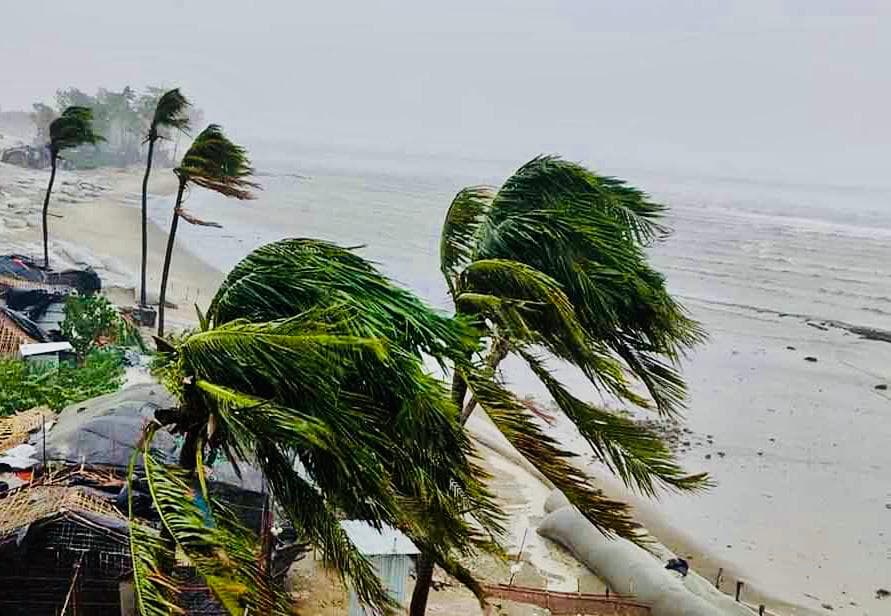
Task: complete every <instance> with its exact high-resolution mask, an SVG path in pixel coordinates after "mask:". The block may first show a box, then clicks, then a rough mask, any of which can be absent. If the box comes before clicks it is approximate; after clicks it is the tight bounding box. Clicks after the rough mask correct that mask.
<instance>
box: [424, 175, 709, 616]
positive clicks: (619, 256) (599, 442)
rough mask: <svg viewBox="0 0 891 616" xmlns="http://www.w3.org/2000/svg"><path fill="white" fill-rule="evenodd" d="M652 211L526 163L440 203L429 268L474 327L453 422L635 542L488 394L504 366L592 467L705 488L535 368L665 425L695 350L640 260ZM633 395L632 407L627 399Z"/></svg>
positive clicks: (654, 443) (531, 427) (522, 419)
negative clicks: (508, 451) (585, 383)
mask: <svg viewBox="0 0 891 616" xmlns="http://www.w3.org/2000/svg"><path fill="white" fill-rule="evenodd" d="M663 210H664V207H663V206H661V205H658V204H656V203H653V202H652V201H651V200H650V199H649V198H648V197H647V195H646V194H644V193H642V192H641V191H639V190H637V189H635V188H632V187H631V186H628V185H627V184H625V183H624V182H622V181H620V180H618V179H615V178H611V177H605V176H601V175H598V174H596V173H593V172H591V171H589V170H587V169H585V168H584V167H582V166H580V165H577V164H575V163H571V162H567V161H564V160H561V159H559V158H556V157H539V158H536V159H534V160H532V161H530V162H529V163H527V164H526V165H524V166H523V167H522V168H520V169H519V170H518V171H517V172H516V173H515V174H514V175H513V176H511V177H510V178H508V180H507V181H506V182H505V183H504V185H503V186H502V187H501V188H500V189H497V190H496V189H492V188H489V187H472V188H467V189H464V190H462V191H461V192H459V193H458V195H457V196H456V197H455V199H454V200H453V202H452V204H451V207H450V208H449V211H448V213H447V215H446V218H445V222H444V224H443V228H442V238H441V244H440V262H441V269H442V273H443V275H444V276H445V279H446V283H447V285H448V288H449V292H450V295H451V297H452V300H453V302H454V304H455V309H456V312H457V313H458V314H459V315H464V316H467V317H470V318H474V319H476V322H477V325H478V327H479V331H480V333H481V335H482V337H483V339H484V340H485V342H486V348H487V349H488V352H487V353H486V355H485V356H484V357H483V358H481V362H482V364H483V366H484V370H486V371H487V374H486V375H485V376H486V377H487V378H480V375H479V374H478V373H477V374H474V373H469V372H466V371H464V370H462V369H461V368H460V367H459V369H457V370H455V374H454V378H453V383H452V395H453V401H454V402H455V404H457V405H464V403H465V397H466V394H467V391H468V388H469V389H470V393H471V399H470V401H469V402H467V404H466V405H465V406H464V410H463V412H462V417H461V421H462V423H463V422H465V421H466V420H467V419H468V417H469V416H470V414H471V413H472V411H473V410H474V408H475V407H476V406H477V404H478V405H480V406H481V407H482V409H483V410H484V411H485V412H486V414H487V415H488V416H489V418H490V419H491V420H492V421H493V422H494V424H495V425H496V426H497V427H498V428H499V430H500V431H501V433H502V434H503V435H504V436H505V437H506V438H507V439H508V441H510V442H511V444H512V445H513V446H514V447H515V448H516V449H517V451H519V452H520V454H522V455H523V456H524V457H526V458H527V459H528V460H529V462H530V463H532V465H533V466H535V467H536V468H537V469H538V470H539V471H541V473H542V474H543V475H544V476H545V477H547V478H548V479H549V480H550V481H551V482H553V484H554V485H555V486H556V487H557V488H559V489H560V490H561V491H563V493H564V494H565V495H566V496H567V497H568V498H569V500H570V501H572V503H573V504H575V505H576V506H577V507H578V508H579V509H580V510H581V512H582V513H583V514H584V515H585V516H586V517H587V518H588V520H590V521H591V522H592V523H593V524H594V525H595V526H596V527H597V528H599V529H601V530H602V531H603V532H605V533H608V534H613V533H614V534H618V535H620V536H624V537H627V538H630V539H632V540H637V539H638V538H639V527H638V525H637V524H636V523H635V521H634V520H633V519H632V517H631V515H630V511H629V509H628V507H627V505H625V504H624V503H621V502H617V501H614V500H611V499H608V498H606V497H605V496H604V495H603V493H602V492H601V491H600V490H599V489H597V488H596V486H594V485H593V484H592V483H591V482H590V480H589V479H588V478H587V477H586V476H585V475H584V474H583V473H581V472H580V471H579V470H578V469H577V468H576V467H574V466H573V465H572V464H571V463H570V462H569V458H570V457H571V456H572V454H570V453H569V452H567V451H564V450H562V449H561V448H560V443H559V442H557V441H555V440H554V439H552V438H551V437H550V436H548V435H547V434H546V433H545V432H543V431H542V430H541V428H540V427H539V424H538V423H537V421H536V418H535V413H536V409H535V408H530V404H529V403H528V402H524V401H522V400H520V399H518V398H517V397H516V396H515V395H514V394H513V393H511V392H510V391H508V390H507V389H506V388H505V387H504V386H503V385H502V384H501V383H500V382H499V381H498V380H497V378H496V377H497V369H498V366H499V365H500V364H501V362H502V361H503V360H504V358H505V357H507V355H508V354H511V353H513V354H515V355H516V356H518V357H519V358H520V359H521V360H523V361H524V362H525V363H526V364H527V365H528V366H529V368H530V369H531V371H532V373H533V374H534V375H535V376H536V377H537V378H538V379H539V380H540V381H541V382H542V383H543V384H544V386H545V387H546V389H547V390H548V392H549V393H550V395H551V397H552V398H553V399H554V401H555V403H556V404H557V406H558V407H559V409H560V410H561V411H562V412H563V413H564V414H565V415H566V417H568V418H569V419H570V420H571V421H572V422H573V423H574V424H575V425H576V427H577V428H578V430H579V432H580V433H581V435H582V436H583V437H584V438H585V439H586V440H587V442H588V444H589V445H590V446H591V448H592V450H593V453H594V455H595V457H596V458H597V459H598V460H599V461H600V462H601V463H602V464H603V465H604V466H605V467H607V468H608V469H610V470H611V471H612V472H613V473H615V474H616V475H618V476H619V477H620V478H621V479H622V480H623V481H624V482H625V483H626V484H627V485H628V486H629V487H631V488H633V489H638V490H640V491H641V492H643V493H644V494H646V495H650V496H653V495H654V494H655V492H656V489H657V486H659V485H661V486H664V487H667V488H669V489H675V490H681V491H687V490H697V489H700V488H703V487H705V486H706V485H707V484H708V479H707V476H706V475H705V474H695V475H687V474H686V473H684V472H683V470H682V469H681V467H680V466H679V465H678V464H677V462H676V461H675V459H674V456H673V455H672V453H671V451H670V450H669V448H668V446H667V445H666V444H665V443H664V442H663V440H662V439H661V438H660V437H659V436H658V435H657V434H655V433H653V432H651V431H649V430H647V429H645V428H644V427H642V426H641V425H639V424H638V423H635V422H634V421H632V420H630V419H628V418H626V417H624V416H622V415H619V414H616V413H614V412H612V411H610V410H609V409H607V408H605V407H603V406H599V405H597V404H592V403H588V402H584V401H582V400H580V399H578V398H577V397H576V396H574V395H573V394H571V393H570V392H569V391H568V390H567V389H566V388H565V387H564V386H563V385H562V384H561V383H560V382H559V380H558V379H557V378H556V377H555V375H554V374H553V373H552V372H551V370H550V369H549V368H548V366H547V364H546V356H548V355H549V356H551V357H555V358H558V359H559V360H562V361H564V362H568V363H569V364H571V365H573V366H575V367H576V368H577V369H579V370H581V372H582V373H583V374H584V375H585V376H586V377H587V379H588V380H589V381H590V383H591V384H592V385H593V386H594V388H595V390H597V391H598V392H600V393H602V394H604V395H605V396H606V397H607V398H610V399H612V400H613V401H614V402H627V403H630V404H631V405H633V406H637V407H643V408H653V409H656V410H657V411H658V412H660V413H663V414H666V415H673V414H676V413H677V412H678V411H679V410H680V408H681V406H682V404H683V400H684V397H685V385H684V381H683V378H682V377H681V375H680V374H679V373H678V372H677V370H676V368H675V363H676V362H677V360H678V359H679V358H680V357H681V356H682V355H683V353H684V352H685V350H686V349H688V348H690V347H691V346H692V345H694V344H696V343H697V342H699V341H700V340H701V339H702V338H703V333H702V331H701V329H700V327H699V325H698V324H697V323H696V322H695V321H693V320H692V319H690V318H689V317H688V316H687V314H686V312H685V311H684V309H683V308H682V307H681V306H680V305H678V303H677V302H676V301H675V300H674V299H673V298H672V297H671V295H670V294H669V293H668V291H667V290H666V288H665V284H664V280H663V277H662V276H661V274H659V273H658V272H657V271H655V270H654V269H653V268H652V267H651V266H650V265H649V263H648V261H647V258H646V254H645V252H644V248H645V247H646V245H647V244H649V243H650V242H651V241H653V240H655V239H657V238H660V237H663V236H665V235H666V234H667V230H666V229H665V228H664V227H663V226H662V225H661V222H660V219H661V215H662V213H663ZM632 382H639V383H642V384H643V386H644V388H645V390H646V394H642V393H639V392H637V391H635V390H634V388H633V387H632ZM418 569H419V571H418V579H417V583H416V585H415V592H414V596H413V597H412V604H411V611H410V614H411V616H421V615H423V614H424V612H425V609H426V603H427V595H428V593H429V587H430V580H431V579H432V573H433V567H432V562H431V559H429V558H425V557H423V556H422V558H421V559H420V561H419V565H418Z"/></svg>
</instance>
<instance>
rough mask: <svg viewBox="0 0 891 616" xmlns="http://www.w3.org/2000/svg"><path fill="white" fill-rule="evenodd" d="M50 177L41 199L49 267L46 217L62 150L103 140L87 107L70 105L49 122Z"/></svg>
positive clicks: (46, 261)
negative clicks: (96, 130) (96, 131)
mask: <svg viewBox="0 0 891 616" xmlns="http://www.w3.org/2000/svg"><path fill="white" fill-rule="evenodd" d="M49 133H50V142H49V151H50V168H51V171H50V179H49V185H48V186H47V187H46V197H44V199H43V219H42V220H43V268H44V269H47V270H48V269H49V235H48V231H47V224H46V219H47V215H48V213H49V200H50V194H51V193H52V192H53V182H55V180H56V166H57V164H58V160H59V154H60V153H61V152H62V150H67V149H70V148H76V147H77V146H79V145H84V144H86V143H90V144H96V143H99V142H100V141H104V139H103V138H102V137H100V136H99V135H97V134H95V133H94V132H93V111H92V110H91V109H89V108H87V107H77V106H72V107H68V108H66V109H65V111H63V112H62V115H60V116H59V117H58V118H56V119H55V120H53V121H52V122H51V123H50V127H49Z"/></svg>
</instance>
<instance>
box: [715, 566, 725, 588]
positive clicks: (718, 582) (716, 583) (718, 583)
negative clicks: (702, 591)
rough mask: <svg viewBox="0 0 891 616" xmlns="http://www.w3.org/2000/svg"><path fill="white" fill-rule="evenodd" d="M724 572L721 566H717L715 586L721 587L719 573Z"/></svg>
mask: <svg viewBox="0 0 891 616" xmlns="http://www.w3.org/2000/svg"><path fill="white" fill-rule="evenodd" d="M722 573H724V568H723V567H718V575H717V576H715V588H717V589H720V588H721V574H722Z"/></svg>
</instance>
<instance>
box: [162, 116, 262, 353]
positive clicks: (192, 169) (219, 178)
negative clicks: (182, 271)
mask: <svg viewBox="0 0 891 616" xmlns="http://www.w3.org/2000/svg"><path fill="white" fill-rule="evenodd" d="M173 172H174V173H175V174H176V176H177V177H178V178H179V188H178V189H177V192H176V202H175V205H174V207H173V220H172V222H171V223H170V235H169V236H168V238H167V252H166V253H165V255H164V270H163V272H162V273H161V293H160V298H159V306H158V336H163V335H164V308H165V300H166V297H167V277H168V275H169V274H170V259H171V257H172V256H173V243H174V241H175V239H176V227H177V225H178V224H179V219H180V217H182V216H183V214H184V212H183V210H182V201H183V192H184V191H185V189H186V186H188V185H189V184H195V185H196V186H200V187H202V188H207V189H208V190H212V191H214V192H218V193H220V194H221V195H225V196H227V197H234V198H236V199H253V194H252V193H251V190H252V189H256V188H259V185H258V184H255V183H254V182H252V181H250V179H249V178H250V177H251V175H252V174H253V172H254V170H253V168H251V165H250V161H249V160H248V157H247V152H246V150H245V149H244V148H243V147H241V146H239V145H235V144H234V143H232V142H231V141H230V140H229V139H228V138H227V137H226V136H225V135H224V134H223V131H222V129H221V128H220V127H219V126H217V125H216V124H211V125H210V126H208V127H207V128H205V129H204V130H203V131H201V134H199V135H198V136H197V137H196V138H195V141H193V142H192V145H191V147H189V150H188V151H187V152H186V154H185V156H183V160H182V162H181V163H180V165H179V166H178V167H177V168H176V169H174V170H173ZM184 218H185V220H186V221H187V222H189V223H191V224H198V225H209V226H219V225H216V224H215V223H207V222H203V221H201V220H198V219H196V218H194V217H192V216H185V217H184Z"/></svg>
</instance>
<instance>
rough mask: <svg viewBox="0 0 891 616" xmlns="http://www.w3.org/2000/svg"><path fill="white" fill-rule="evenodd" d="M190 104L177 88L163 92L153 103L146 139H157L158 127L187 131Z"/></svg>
mask: <svg viewBox="0 0 891 616" xmlns="http://www.w3.org/2000/svg"><path fill="white" fill-rule="evenodd" d="M190 106H191V103H190V102H189V100H188V99H187V98H186V97H185V96H183V94H182V92H180V91H179V88H174V89H173V90H168V91H167V92H164V94H162V95H161V96H160V98H158V103H157V105H155V113H154V114H153V115H152V122H151V126H149V134H148V140H150V141H154V140H156V139H158V138H159V137H160V135H159V134H158V129H160V128H170V129H175V130H180V131H183V132H187V131H188V130H189V115H188V110H189V107H190Z"/></svg>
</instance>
